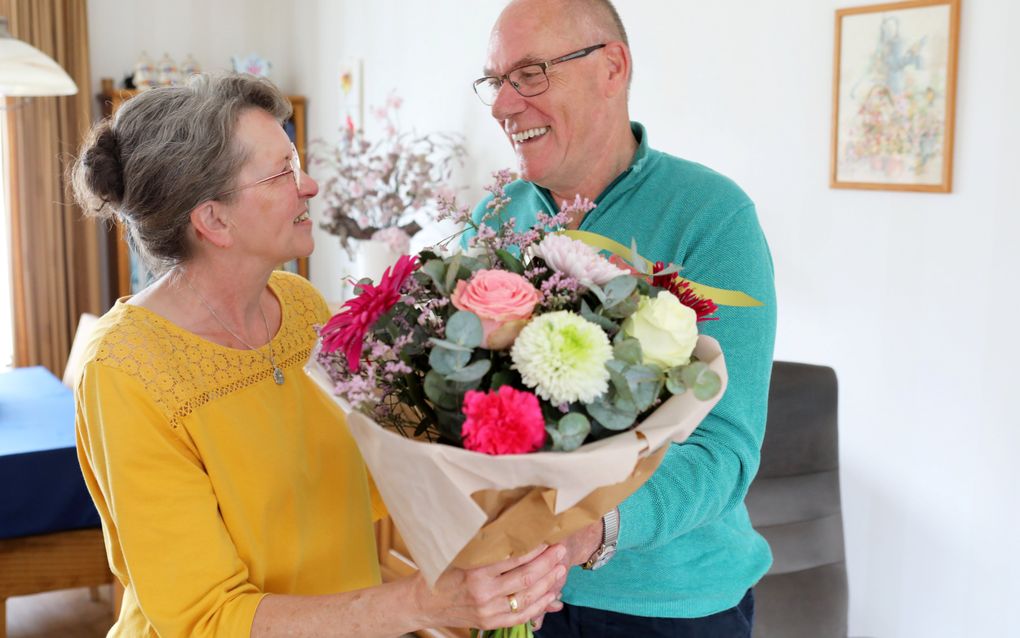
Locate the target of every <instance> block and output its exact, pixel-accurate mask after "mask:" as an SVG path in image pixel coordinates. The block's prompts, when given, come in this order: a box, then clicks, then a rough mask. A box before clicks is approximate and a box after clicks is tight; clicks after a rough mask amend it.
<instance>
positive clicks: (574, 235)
mask: <svg viewBox="0 0 1020 638" xmlns="http://www.w3.org/2000/svg"><path fill="white" fill-rule="evenodd" d="M562 232H563V234H564V235H566V236H567V237H570V238H571V239H576V240H578V241H583V242H584V243H586V244H588V245H589V246H591V247H592V248H596V249H598V250H604V251H606V252H609V253H612V254H614V255H616V256H617V257H619V258H621V259H625V260H627V261H630V260H631V257H632V253H631V249H630V248H627V247H626V246H624V245H623V244H621V243H619V242H615V241H613V240H612V239H609V238H608V237H603V236H602V235H598V234H596V233H590V232H588V231H586V230H565V231H562ZM633 257H634V258H636V259H640V260H641V261H643V262H644V264H645V268H646V270H647V272H652V266H654V264H653V263H652V262H650V261H648V260H647V259H645V258H644V257H642V256H641V255H633ZM676 278H677V279H679V280H680V281H684V282H686V283H687V284H688V285H689V286H690V287H691V290H692V291H694V293H695V294H697V295H699V296H701V297H707V298H709V299H711V300H712V301H713V302H714V303H715V304H716V305H718V306H740V307H754V306H764V305H765V304H763V303H762V302H760V301H758V300H757V299H755V298H754V297H752V296H750V295H748V294H746V293H743V292H740V291H739V290H726V289H725V288H713V287H712V286H706V285H704V284H699V283H697V282H695V281H691V280H690V279H685V278H684V277H681V276H680V275H677V276H676Z"/></svg>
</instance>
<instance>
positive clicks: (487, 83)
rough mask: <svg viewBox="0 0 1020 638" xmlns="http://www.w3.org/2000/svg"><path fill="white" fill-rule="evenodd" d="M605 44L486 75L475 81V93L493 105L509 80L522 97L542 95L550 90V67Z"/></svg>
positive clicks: (575, 58) (578, 56) (484, 102)
mask: <svg viewBox="0 0 1020 638" xmlns="http://www.w3.org/2000/svg"><path fill="white" fill-rule="evenodd" d="M604 46H606V45H605V44H604V43H603V44H596V45H594V46H590V47H585V48H583V49H581V50H580V51H574V52H573V53H568V54H566V55H563V56H560V57H558V58H554V59H552V60H548V61H546V62H538V63H536V64H525V65H524V66H519V67H517V68H515V69H510V71H508V72H507V73H504V74H503V75H500V76H486V77H484V78H478V79H477V80H475V83H474V87H475V93H476V94H477V95H478V97H479V99H481V100H482V103H483V104H485V105H486V106H492V104H493V103H494V102H495V101H496V96H497V95H499V90H500V89H501V88H502V87H503V83H504V82H509V83H510V86H512V87H514V90H515V91H517V92H518V93H519V94H520V95H521V96H522V97H535V96H536V95H541V94H543V93H545V92H546V91H548V90H549V76H548V75H546V70H548V69H549V67H551V66H552V65H554V64H559V63H560V62H569V61H570V60H577V59H578V58H583V57H584V56H586V55H588V54H589V53H592V52H593V51H598V50H599V49H601V48H602V47H604Z"/></svg>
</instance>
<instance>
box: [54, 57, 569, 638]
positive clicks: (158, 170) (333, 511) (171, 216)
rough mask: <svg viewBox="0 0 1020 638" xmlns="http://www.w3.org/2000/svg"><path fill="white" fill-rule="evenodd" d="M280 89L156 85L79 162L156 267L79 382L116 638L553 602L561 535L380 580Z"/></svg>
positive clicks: (500, 618) (98, 201) (334, 630)
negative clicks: (531, 546)
mask: <svg viewBox="0 0 1020 638" xmlns="http://www.w3.org/2000/svg"><path fill="white" fill-rule="evenodd" d="M289 115H290V106H289V103H288V102H287V100H286V99H285V98H284V97H283V96H282V95H281V94H280V93H279V92H278V91H277V89H276V88H274V87H273V86H272V85H271V84H270V83H269V82H267V81H265V80H260V79H257V78H254V77H251V76H243V75H229V76H222V77H208V76H201V77H197V78H195V79H194V80H193V81H192V82H191V83H190V84H189V85H188V86H184V87H171V88H161V89H154V90H150V91H147V92H145V93H142V94H141V95H139V96H137V97H135V98H134V99H132V100H131V101H130V102H128V103H126V104H125V105H124V106H123V107H122V108H121V109H120V111H119V112H118V113H117V115H116V117H115V118H114V119H113V120H106V121H103V122H101V123H99V124H97V125H96V126H95V127H94V129H93V130H92V132H91V134H90V137H89V138H88V140H87V141H86V142H85V144H84V146H83V148H82V151H81V154H80V157H79V159H78V161H77V162H76V164H75V167H74V185H75V192H76V195H77V198H78V200H79V201H80V202H81V203H82V205H83V208H84V209H86V210H88V211H90V212H91V213H93V214H95V215H96V216H99V217H103V218H112V217H114V216H116V217H117V218H118V219H119V220H120V221H121V222H122V223H123V224H125V225H126V227H127V229H128V231H129V235H130V239H131V243H132V245H133V246H134V248H135V249H136V250H138V251H139V252H140V253H141V254H142V255H143V257H145V258H146V261H147V262H148V263H149V264H150V265H152V266H153V267H154V269H155V270H156V271H157V272H159V273H162V276H161V277H160V278H159V279H158V280H157V281H156V282H155V283H153V284H152V285H151V286H149V287H148V288H146V289H145V290H144V291H142V292H140V293H138V294H136V295H134V296H131V297H126V298H123V299H120V300H118V301H117V304H116V305H115V306H114V308H113V309H112V310H110V312H109V313H107V314H106V315H105V316H104V317H103V318H102V320H101V321H100V323H99V326H98V328H97V329H96V332H95V336H94V338H93V340H92V342H91V344H90V347H89V353H88V357H87V358H88V362H87V364H86V365H85V367H84V370H83V373H82V375H81V378H80V381H79V384H78V387H77V390H76V393H77V395H76V396H77V405H78V410H77V434H78V444H79V445H78V449H79V457H80V461H81V466H82V471H83V472H84V474H85V480H86V483H87V485H88V488H89V491H90V492H91V494H92V497H93V499H94V500H95V503H96V506H97V508H98V509H99V513H100V516H101V517H102V521H103V531H104V534H105V536H106V546H107V550H108V553H109V560H110V566H111V567H112V569H113V573H114V574H115V575H116V577H117V578H118V579H119V580H120V582H121V583H122V584H123V585H124V588H125V595H124V601H123V606H122V608H121V613H120V617H119V618H118V620H117V623H116V625H115V626H114V628H113V630H112V632H111V635H113V636H143V635H144V636H154V635H160V636H206V635H208V636H246V635H251V636H272V635H283V634H286V635H288V636H295V635H302V636H304V635H308V636H326V635H352V636H395V635H399V634H401V633H404V632H408V631H412V630H414V629H418V628H422V627H427V626H475V627H483V628H488V627H498V626H509V625H513V624H516V623H520V622H524V621H526V620H527V619H528V618H532V617H536V616H538V615H539V614H540V613H541V612H542V611H543V610H545V609H546V608H547V607H548V606H550V605H551V606H552V607H551V608H557V605H558V603H555V602H554V600H555V592H556V591H558V588H559V586H560V585H561V584H562V580H563V577H564V574H563V569H562V568H561V567H557V566H556V561H557V559H558V557H559V556H561V555H562V554H561V552H562V551H563V548H562V547H560V546H553V547H550V548H545V549H539V550H536V551H535V552H533V553H532V554H531V555H529V556H526V557H523V558H521V559H513V560H507V561H504V562H502V563H499V564H496V565H492V566H489V567H483V568H479V569H476V570H471V571H460V570H450V571H448V572H447V573H445V574H444V575H443V576H442V577H441V578H440V579H439V581H438V582H437V583H436V585H435V587H434V588H429V587H428V586H427V585H426V584H425V583H424V581H423V580H422V579H421V578H420V577H411V578H407V579H404V580H400V581H397V582H393V583H388V584H385V585H381V584H380V577H379V567H378V563H377V559H376V549H375V542H374V535H373V527H372V523H373V520H375V519H376V518H378V517H379V515H380V512H381V511H382V506H381V504H380V503H379V502H378V499H377V497H376V496H375V494H374V490H373V487H372V484H371V479H370V478H369V476H368V474H367V472H366V469H365V466H364V464H363V462H362V460H361V457H360V456H359V454H358V451H357V448H356V447H355V445H354V442H353V440H352V439H351V437H350V435H349V433H348V432H347V430H346V428H345V426H344V423H343V420H342V416H341V415H340V414H339V413H338V412H337V411H336V410H335V408H333V407H332V406H331V404H330V402H329V401H328V400H327V399H326V398H324V397H323V396H321V394H320V393H319V391H318V390H317V389H315V387H314V386H313V385H312V383H311V382H310V381H309V380H308V379H307V378H306V376H305V375H304V374H303V373H302V372H301V366H302V365H303V364H304V363H305V361H306V360H307V359H308V356H309V351H310V349H311V347H312V345H313V342H314V340H315V332H314V330H313V325H315V324H321V323H323V322H324V321H325V320H326V319H327V318H328V313H327V310H326V305H325V303H324V302H323V300H322V298H321V297H320V295H319V294H318V293H317V292H316V291H315V289H314V288H312V286H311V285H310V284H309V283H308V282H307V281H305V280H303V279H301V278H299V277H297V276H295V275H291V274H287V273H284V272H279V271H276V270H274V268H275V267H276V266H277V265H278V264H281V263H284V262H286V261H288V260H291V259H294V258H296V257H304V256H307V255H308V254H309V253H311V251H312V247H313V242H312V223H311V221H309V218H308V200H309V199H311V198H312V197H314V196H315V194H316V192H317V191H318V187H317V185H316V183H315V181H314V180H312V179H311V178H310V177H309V176H308V175H306V174H305V173H303V172H302V170H301V167H300V164H299V161H298V156H297V152H296V151H295V149H294V147H293V145H292V144H291V142H290V140H289V139H288V137H287V135H286V133H285V132H284V129H283V128H282V127H281V122H282V121H283V120H285V119H286V118H287V117H288V116H289Z"/></svg>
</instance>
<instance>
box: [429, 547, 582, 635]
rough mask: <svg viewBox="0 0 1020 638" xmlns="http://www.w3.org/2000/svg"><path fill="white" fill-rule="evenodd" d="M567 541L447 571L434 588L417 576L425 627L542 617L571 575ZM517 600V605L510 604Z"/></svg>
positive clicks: (481, 625)
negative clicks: (479, 565) (464, 568)
mask: <svg viewBox="0 0 1020 638" xmlns="http://www.w3.org/2000/svg"><path fill="white" fill-rule="evenodd" d="M566 556H567V550H566V548H565V547H563V546H562V545H553V546H552V547H545V546H540V547H538V548H536V549H534V550H532V551H531V552H530V553H528V554H526V555H524V556H521V557H519V558H509V559H507V560H504V561H501V562H498V563H494V564H492V565H487V566H485V567H479V568H476V569H469V570H462V569H456V568H450V569H448V570H446V571H445V572H443V574H442V575H441V576H440V577H439V580H437V581H436V584H435V587H433V588H432V589H431V590H430V589H429V587H428V584H427V583H426V582H425V580H424V578H422V577H421V576H420V575H419V576H417V581H416V583H415V589H414V591H415V597H414V599H415V601H416V604H417V605H418V608H419V609H420V610H422V612H423V616H424V619H425V623H424V626H426V627H473V628H476V629H497V628H499V627H511V626H513V625H518V624H521V623H525V622H528V620H529V619H531V618H536V617H540V616H541V615H542V614H543V613H544V612H545V611H546V609H547V608H548V607H549V606H550V605H552V604H553V603H554V602H555V601H556V600H557V597H558V595H559V591H560V588H562V587H563V583H564V581H565V580H566V574H567V570H566V567H564V566H563V564H562V563H563V561H564V559H565V558H566ZM513 602H516V611H514V610H513V609H512V608H511V607H512V605H513Z"/></svg>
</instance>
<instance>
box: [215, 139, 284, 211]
mask: <svg viewBox="0 0 1020 638" xmlns="http://www.w3.org/2000/svg"><path fill="white" fill-rule="evenodd" d="M288 173H290V174H291V175H293V176H294V186H296V187H297V189H298V192H299V193H300V192H301V156H299V155H298V152H297V147H295V146H294V144H291V145H290V161H289V163H288V167H287V169H286V170H282V171H280V172H279V173H275V174H273V175H270V176H269V177H263V178H262V179H260V180H258V181H255V182H252V183H251V184H245V185H244V186H238V187H237V188H231V189H230V190H228V191H223V192H222V193H220V194H219V195H217V196H216V197H217V198H219V197H224V196H226V195H230V194H232V193H236V192H237V191H243V190H244V189H246V188H251V187H253V186H258V185H259V184H264V183H266V182H269V181H272V180H274V179H276V178H277V177H283V176H284V175H286V174H288Z"/></svg>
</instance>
